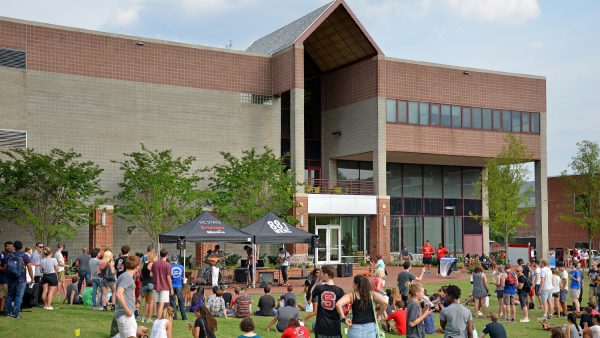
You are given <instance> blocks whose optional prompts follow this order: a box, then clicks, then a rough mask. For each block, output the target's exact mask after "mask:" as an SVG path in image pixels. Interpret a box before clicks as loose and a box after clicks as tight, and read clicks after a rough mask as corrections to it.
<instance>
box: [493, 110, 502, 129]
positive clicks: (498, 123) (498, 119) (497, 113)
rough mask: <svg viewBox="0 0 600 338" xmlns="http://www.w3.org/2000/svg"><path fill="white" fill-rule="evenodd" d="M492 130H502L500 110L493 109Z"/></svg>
mask: <svg viewBox="0 0 600 338" xmlns="http://www.w3.org/2000/svg"><path fill="white" fill-rule="evenodd" d="M494 130H502V112H501V111H499V110H494Z"/></svg>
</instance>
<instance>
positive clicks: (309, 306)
mask: <svg viewBox="0 0 600 338" xmlns="http://www.w3.org/2000/svg"><path fill="white" fill-rule="evenodd" d="M305 304H306V305H305V306H304V311H306V312H307V313H308V312H313V303H308V302H306V303H305Z"/></svg>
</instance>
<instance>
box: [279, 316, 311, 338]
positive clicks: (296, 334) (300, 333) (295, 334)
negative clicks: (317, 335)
mask: <svg viewBox="0 0 600 338" xmlns="http://www.w3.org/2000/svg"><path fill="white" fill-rule="evenodd" d="M281 338H310V332H309V331H308V329H307V328H306V326H302V325H300V322H299V321H298V319H296V318H291V319H290V321H289V322H288V327H287V328H286V329H285V330H283V333H282V334H281Z"/></svg>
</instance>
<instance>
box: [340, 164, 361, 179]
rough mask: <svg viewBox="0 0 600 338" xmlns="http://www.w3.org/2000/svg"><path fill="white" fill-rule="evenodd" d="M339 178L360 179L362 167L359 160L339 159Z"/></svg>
mask: <svg viewBox="0 0 600 338" xmlns="http://www.w3.org/2000/svg"><path fill="white" fill-rule="evenodd" d="M337 178H338V180H347V181H353V180H359V179H360V169H359V164H358V161H342V160H339V161H337Z"/></svg>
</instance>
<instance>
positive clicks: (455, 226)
mask: <svg viewBox="0 0 600 338" xmlns="http://www.w3.org/2000/svg"><path fill="white" fill-rule="evenodd" d="M444 223H445V224H444V230H445V231H444V238H445V243H446V248H447V249H448V251H450V253H452V254H453V253H454V252H457V253H458V252H462V251H463V230H462V218H461V217H453V216H447V217H445V218H444ZM455 234H456V235H455Z"/></svg>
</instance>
